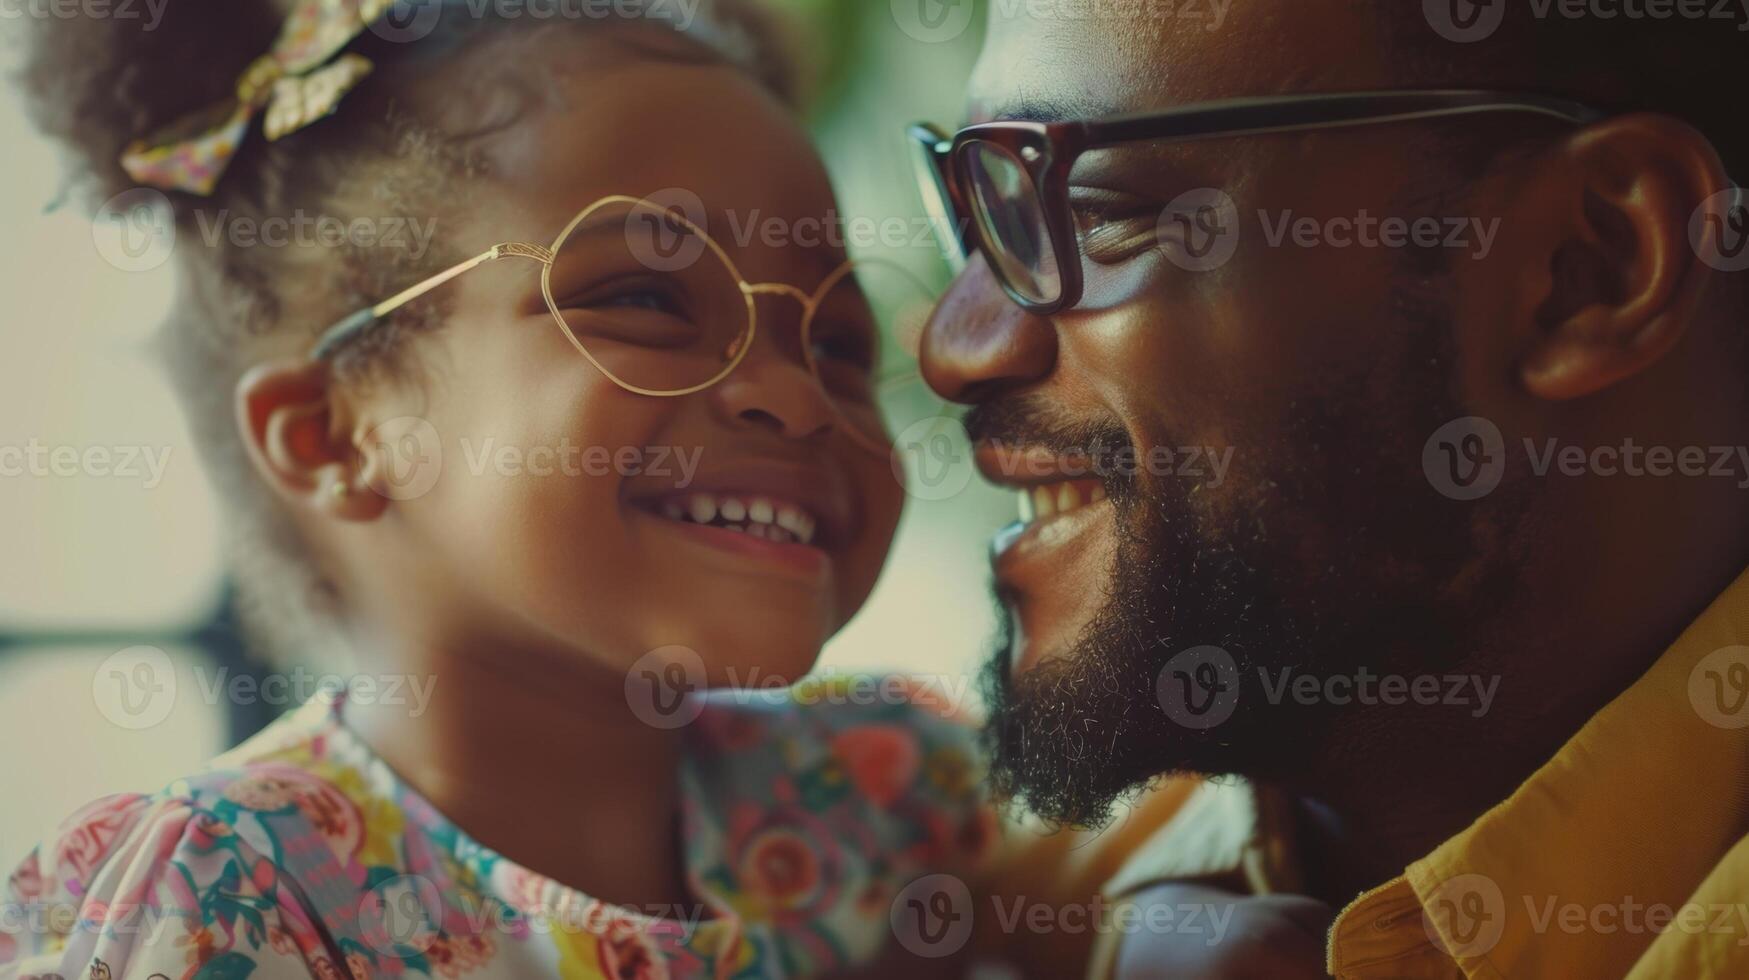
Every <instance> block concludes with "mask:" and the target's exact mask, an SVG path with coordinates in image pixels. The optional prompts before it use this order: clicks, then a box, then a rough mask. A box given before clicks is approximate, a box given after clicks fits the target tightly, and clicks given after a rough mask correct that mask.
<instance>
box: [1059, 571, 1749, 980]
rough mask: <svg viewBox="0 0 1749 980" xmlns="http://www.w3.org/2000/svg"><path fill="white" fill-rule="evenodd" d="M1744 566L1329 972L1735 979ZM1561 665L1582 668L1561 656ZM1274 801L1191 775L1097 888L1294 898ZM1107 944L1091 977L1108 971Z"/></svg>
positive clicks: (1397, 888) (1367, 904) (1399, 881)
mask: <svg viewBox="0 0 1749 980" xmlns="http://www.w3.org/2000/svg"><path fill="white" fill-rule="evenodd" d="M1746 644H1749V573H1745V575H1743V576H1742V577H1740V578H1738V579H1737V581H1736V582H1734V583H1733V584H1732V585H1731V587H1730V588H1729V589H1727V590H1726V591H1725V592H1724V594H1722V595H1721V596H1720V597H1719V598H1718V599H1716V600H1715V601H1714V602H1713V604H1712V605H1711V606H1710V607H1708V609H1707V610H1706V612H1705V613H1703V614H1702V615H1701V616H1700V618H1699V619H1697V620H1695V621H1694V623H1693V624H1691V625H1690V626H1689V627H1688V629H1687V630H1686V631H1684V632H1683V634H1682V636H1681V637H1680V638H1678V639H1677V641H1676V642H1675V644H1673V645H1672V646H1671V647H1670V649H1669V650H1667V651H1666V652H1665V653H1664V655H1663V656H1662V657H1660V658H1659V659H1658V661H1657V663H1655V664H1654V665H1653V666H1652V668H1651V669H1650V670H1649V671H1647V673H1646V674H1645V676H1643V677H1641V678H1640V679H1639V680H1638V681H1636V682H1635V683H1634V684H1633V686H1631V687H1629V688H1628V689H1627V690H1626V691H1625V692H1623V693H1622V694H1621V695H1620V696H1619V697H1617V698H1616V699H1615V700H1614V701H1612V702H1611V703H1610V704H1609V705H1608V706H1606V707H1605V708H1604V709H1603V710H1602V711H1600V712H1598V713H1597V714H1596V715H1595V716H1594V717H1592V719H1591V720H1590V721H1588V722H1587V723H1586V724H1585V727H1583V728H1582V729H1580V731H1579V733H1578V734H1576V735H1575V736H1573V738H1572V739H1571V740H1570V741H1569V742H1568V743H1567V744H1566V745H1565V746H1563V747H1562V749H1561V750H1560V751H1559V752H1558V753H1556V755H1555V757H1554V758H1553V759H1551V760H1550V761H1549V762H1548V763H1547V764H1545V765H1544V766H1543V767H1542V768H1541V769H1539V770H1538V771H1537V772H1536V773H1535V774H1533V775H1532V776H1531V777H1530V778H1529V779H1528V780H1526V781H1525V783H1524V784H1523V785H1522V786H1520V787H1519V788H1518V790H1517V791H1516V792H1514V793H1513V794H1512V796H1510V797H1509V798H1507V799H1506V800H1505V801H1504V802H1502V803H1500V804H1499V805H1498V806H1495V807H1494V808H1493V809H1492V810H1489V811H1488V812H1487V813H1485V814H1483V815H1482V816H1481V817H1480V818H1479V819H1478V820H1476V822H1475V823H1474V824H1472V825H1471V826H1470V827H1469V828H1468V829H1466V830H1465V831H1463V832H1462V833H1460V834H1458V835H1457V836H1455V837H1453V838H1452V839H1450V840H1448V841H1446V842H1445V843H1444V844H1442V845H1440V846H1439V847H1438V848H1437V849H1435V850H1434V851H1433V853H1431V854H1429V855H1427V856H1426V857H1424V858H1422V859H1421V860H1419V861H1416V862H1415V863H1413V864H1411V865H1410V866H1409V867H1408V869H1407V870H1406V871H1405V872H1404V873H1403V875H1402V876H1401V877H1398V878H1396V879H1394V880H1392V881H1389V882H1387V883H1385V884H1383V885H1381V886H1379V887H1378V888H1375V889H1373V890H1372V891H1370V892H1367V893H1366V894H1364V895H1361V896H1360V897H1359V898H1357V899H1355V900H1354V901H1353V902H1352V903H1350V904H1349V906H1348V907H1347V908H1346V909H1344V910H1343V911H1342V913H1341V914H1340V915H1339V916H1337V918H1336V921H1335V923H1334V925H1333V926H1332V927H1331V930H1330V938H1329V951H1328V959H1327V962H1326V968H1327V969H1328V970H1329V971H1330V973H1331V974H1332V975H1334V976H1336V977H1338V978H1341V980H1350V978H1352V980H1371V978H1390V980H1420V978H1442V980H1443V978H1454V977H1488V978H1496V977H1501V978H1503V977H1514V978H1516V977H1560V978H1568V977H1574V978H1592V977H1620V976H1626V977H1628V978H1631V980H1640V978H1650V977H1683V978H1692V977H1749V840H1746V839H1745V834H1746V833H1749V645H1746ZM1574 661H1575V668H1576V669H1579V668H1580V667H1581V665H1582V662H1583V657H1582V656H1581V655H1578V654H1575V656H1574ZM1287 830H1288V816H1287V813H1286V811H1285V809H1283V808H1282V807H1281V805H1280V804H1279V802H1274V801H1273V794H1270V793H1266V792H1261V791H1258V790H1256V789H1254V788H1252V787H1249V786H1247V785H1245V784H1244V783H1242V782H1235V783H1225V784H1216V783H1205V784H1203V785H1202V786H1201V787H1200V788H1199V789H1198V790H1197V791H1196V792H1195V793H1194V794H1192V795H1191V796H1190V798H1189V799H1188V800H1187V801H1186V802H1185V803H1184V805H1183V807H1182V809H1181V811H1180V812H1179V813H1178V814H1177V815H1175V816H1173V817H1172V818H1171V820H1170V821H1169V822H1167V823H1166V824H1165V825H1164V826H1162V827H1160V829H1159V830H1158V831H1157V832H1156V833H1155V834H1154V836H1153V837H1152V838H1150V839H1149V840H1148V841H1146V842H1145V843H1143V844H1141V845H1140V846H1139V847H1138V848H1137V850H1136V853H1135V855H1134V856H1133V858H1132V859H1131V861H1130V862H1129V863H1128V864H1127V865H1126V866H1125V867H1124V868H1123V870H1121V871H1120V872H1119V873H1118V874H1117V875H1116V876H1115V877H1113V878H1112V880H1111V881H1110V882H1109V883H1108V884H1107V885H1106V887H1105V889H1104V891H1105V894H1106V895H1107V896H1108V897H1110V898H1111V899H1113V900H1120V899H1121V898H1122V897H1123V896H1125V895H1130V894H1133V893H1135V892H1136V891H1138V890H1139V889H1141V888H1145V887H1147V886H1149V885H1152V884H1155V883H1159V882H1162V881H1167V880H1185V879H1204V880H1208V879H1224V880H1226V881H1228V882H1230V883H1234V885H1235V887H1238V888H1240V889H1242V890H1244V891H1247V892H1251V893H1266V892H1279V891H1290V892H1291V891H1294V890H1296V886H1297V881H1296V880H1295V877H1294V868H1293V854H1292V852H1291V848H1290V847H1289V846H1288V844H1287V843H1286V842H1288V841H1291V840H1292V834H1291V833H1288V832H1287ZM1114 952H1115V950H1114V948H1113V947H1112V944H1110V943H1105V944H1102V947H1101V948H1100V949H1099V950H1097V951H1096V954H1095V957H1094V960H1093V964H1092V974H1091V975H1092V976H1094V977H1105V976H1108V975H1109V972H1110V965H1111V962H1112V956H1113V954H1114Z"/></svg>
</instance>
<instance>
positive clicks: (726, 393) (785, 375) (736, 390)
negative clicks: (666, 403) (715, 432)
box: [708, 296, 838, 439]
mask: <svg viewBox="0 0 1749 980" xmlns="http://www.w3.org/2000/svg"><path fill="white" fill-rule="evenodd" d="M800 324H801V311H800V309H799V304H797V303H792V302H789V301H788V300H787V299H786V298H784V297H775V296H774V297H769V298H766V297H762V298H761V300H760V302H759V325H758V329H757V331H756V335H755V336H754V339H753V346H752V348H751V349H749V350H748V351H747V356H746V357H745V358H743V359H742V361H741V363H740V365H739V366H737V367H736V368H735V370H734V371H732V372H730V374H729V376H728V377H727V378H724V379H723V380H722V381H721V382H720V383H719V384H717V385H716V386H715V387H713V388H711V389H710V391H709V392H708V394H709V396H710V399H711V401H712V403H713V406H714V408H715V410H716V411H717V413H718V414H719V415H720V416H721V417H722V418H723V420H724V421H725V422H728V423H729V424H730V425H731V426H753V427H757V428H764V429H769V430H771V431H773V432H776V433H778V434H779V435H782V436H784V437H785V438H789V439H807V438H809V437H811V436H814V435H816V434H818V433H820V432H822V431H824V430H827V429H830V428H832V426H833V425H834V424H835V423H836V422H837V421H838V412H837V409H835V408H834V407H833V406H832V402H831V399H829V398H828V397H827V395H826V392H825V390H824V389H822V388H821V387H820V382H819V381H818V380H817V379H815V377H814V374H813V372H812V371H810V370H809V369H808V365H807V361H806V360H805V355H804V353H803V352H802V350H801V341H800V339H799V333H800Z"/></svg>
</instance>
